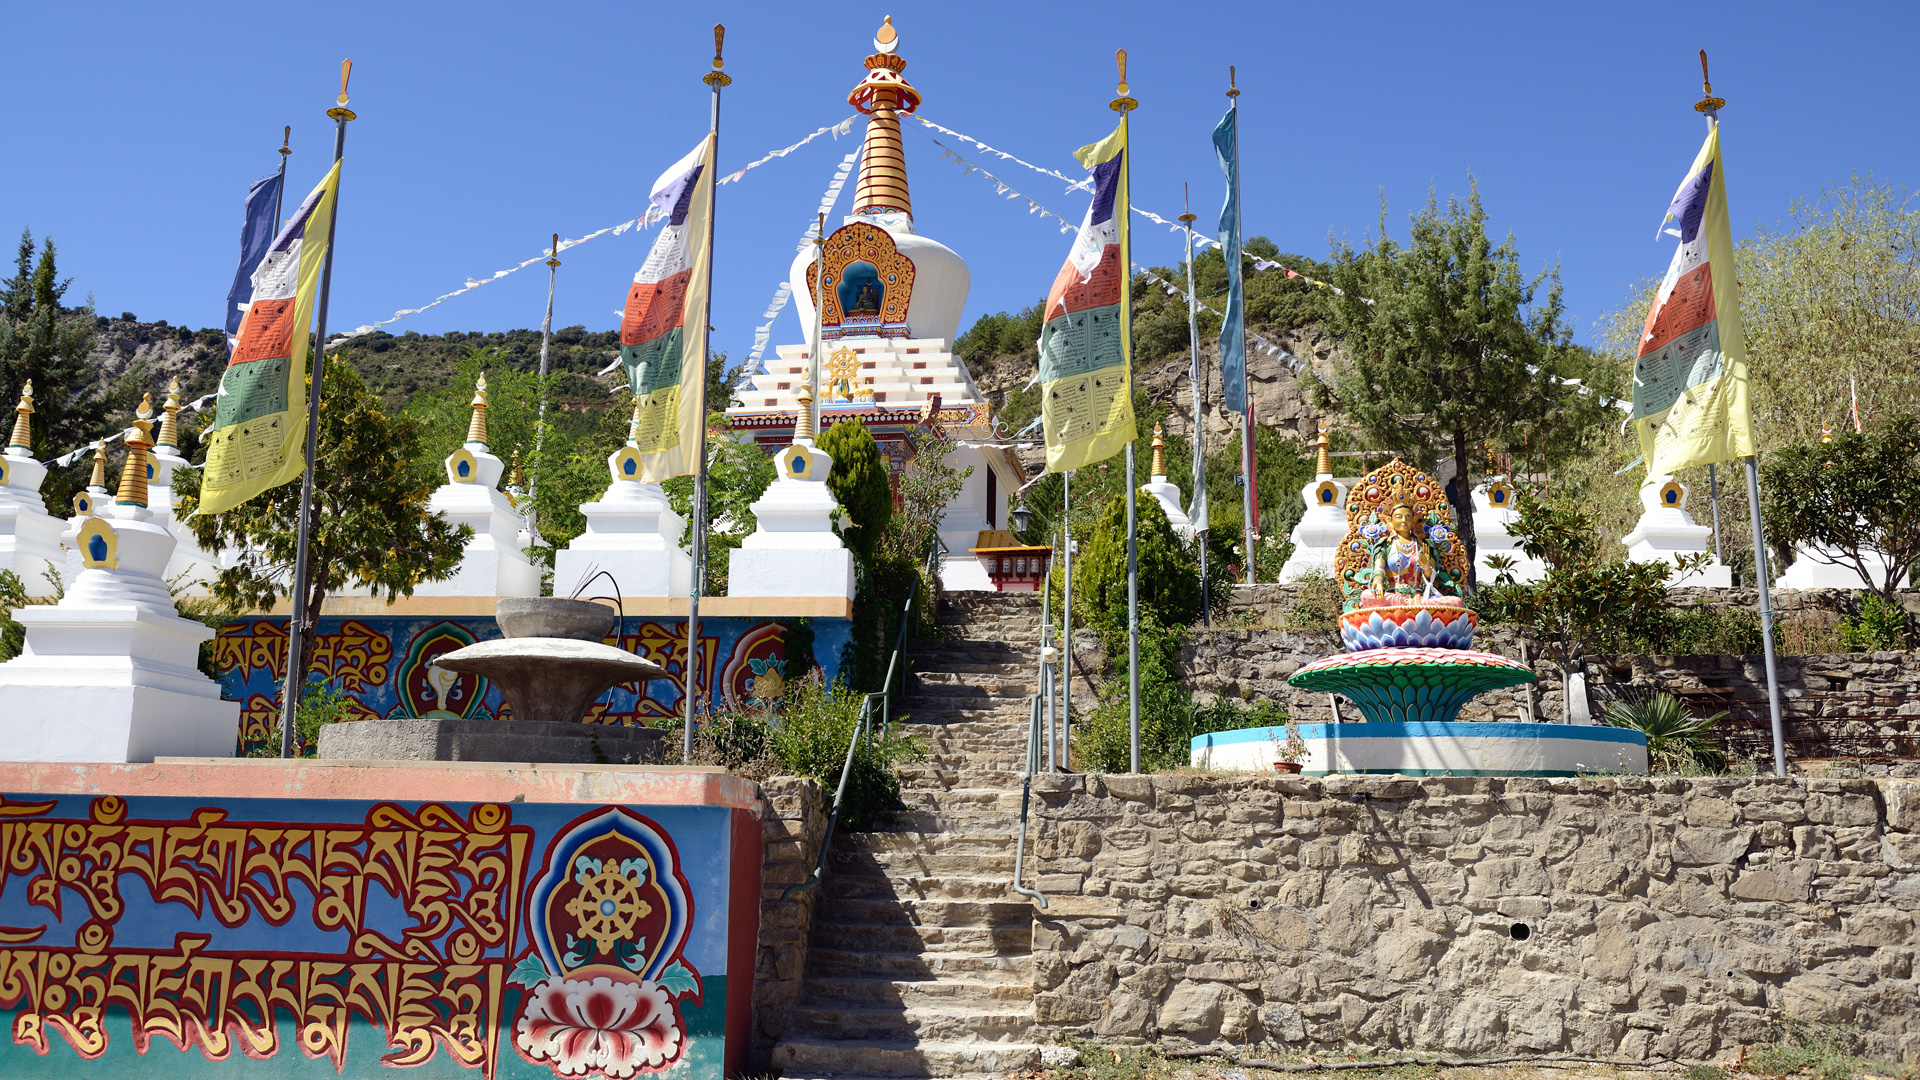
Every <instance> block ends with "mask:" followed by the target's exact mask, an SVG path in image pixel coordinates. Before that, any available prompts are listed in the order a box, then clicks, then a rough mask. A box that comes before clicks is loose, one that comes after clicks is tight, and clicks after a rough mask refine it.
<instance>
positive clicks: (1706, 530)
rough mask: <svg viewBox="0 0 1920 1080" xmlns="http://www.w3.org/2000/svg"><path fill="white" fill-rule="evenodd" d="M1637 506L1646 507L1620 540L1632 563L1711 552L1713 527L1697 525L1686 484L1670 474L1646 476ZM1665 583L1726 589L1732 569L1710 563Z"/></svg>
mask: <svg viewBox="0 0 1920 1080" xmlns="http://www.w3.org/2000/svg"><path fill="white" fill-rule="evenodd" d="M1640 505H1641V506H1644V507H1646V510H1645V512H1644V513H1642V514H1641V515H1640V521H1639V523H1638V524H1636V525H1635V526H1634V527H1633V531H1632V532H1630V533H1628V534H1627V535H1626V536H1625V537H1623V538H1622V539H1621V541H1620V542H1621V543H1623V544H1625V545H1627V558H1629V559H1632V560H1633V561H1634V562H1661V561H1665V562H1678V561H1679V559H1680V557H1681V556H1682V555H1693V554H1697V553H1701V552H1708V551H1712V550H1713V547H1712V537H1713V529H1712V527H1710V526H1707V525H1699V524H1696V523H1695V522H1694V520H1693V515H1691V514H1689V513H1687V485H1685V484H1682V483H1681V482H1680V481H1678V480H1676V479H1674V477H1673V474H1671V473H1662V474H1660V475H1658V476H1649V477H1647V481H1646V483H1644V484H1642V485H1641V486H1640ZM1667 584H1668V585H1689V586H1705V587H1707V588H1713V589H1725V588H1728V587H1730V586H1731V585H1732V584H1733V570H1732V569H1731V568H1729V567H1728V566H1727V565H1726V564H1725V563H1720V562H1713V563H1709V564H1707V565H1706V566H1703V567H1701V568H1700V569H1698V570H1696V571H1694V572H1693V573H1690V574H1685V575H1682V576H1680V577H1676V578H1674V579H1673V580H1671V581H1669V582H1667Z"/></svg>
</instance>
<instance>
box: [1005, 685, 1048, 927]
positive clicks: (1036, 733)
mask: <svg viewBox="0 0 1920 1080" xmlns="http://www.w3.org/2000/svg"><path fill="white" fill-rule="evenodd" d="M1031 701H1032V703H1033V706H1032V710H1031V714H1030V715H1029V716H1028V718H1027V770H1026V774H1025V775H1023V776H1022V777H1021V778H1020V829H1019V831H1018V832H1015V833H1014V834H1013V891H1014V892H1016V893H1018V894H1019V895H1021V896H1030V897H1032V898H1033V899H1035V900H1038V901H1040V910H1042V911H1045V910H1046V909H1047V898H1046V897H1045V896H1043V895H1041V893H1040V890H1038V889H1029V888H1027V887H1026V886H1025V885H1022V884H1020V868H1021V867H1022V866H1023V865H1025V864H1026V861H1027V807H1028V805H1029V804H1030V802H1031V800H1032V798H1033V774H1034V773H1036V772H1039V771H1040V695H1039V694H1035V695H1033V697H1032V699H1031Z"/></svg>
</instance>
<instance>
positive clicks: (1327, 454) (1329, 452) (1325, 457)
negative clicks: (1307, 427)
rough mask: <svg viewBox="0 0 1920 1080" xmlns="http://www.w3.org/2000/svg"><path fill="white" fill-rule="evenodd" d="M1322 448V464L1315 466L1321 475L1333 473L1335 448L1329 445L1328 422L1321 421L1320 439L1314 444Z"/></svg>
mask: <svg viewBox="0 0 1920 1080" xmlns="http://www.w3.org/2000/svg"><path fill="white" fill-rule="evenodd" d="M1314 445H1315V446H1317V447H1319V449H1320V464H1319V465H1317V466H1315V467H1316V468H1317V469H1318V470H1319V473H1320V475H1321V476H1332V475H1333V448H1332V447H1330V446H1328V445H1327V422H1326V421H1325V420H1322V421H1320V439H1319V441H1318V442H1316V443H1315V444H1314Z"/></svg>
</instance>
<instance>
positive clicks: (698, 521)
mask: <svg viewBox="0 0 1920 1080" xmlns="http://www.w3.org/2000/svg"><path fill="white" fill-rule="evenodd" d="M726 36H727V28H726V27H724V26H722V25H720V24H719V23H715V24H713V70H712V71H709V72H707V73H706V74H705V75H703V76H701V77H700V81H701V82H704V83H706V84H707V85H708V86H711V87H713V118H712V121H711V123H710V130H711V131H712V135H710V136H709V138H710V139H711V140H712V153H710V154H709V155H708V157H707V167H706V168H705V169H703V170H701V171H702V172H703V173H704V176H703V177H702V179H704V180H705V181H706V184H707V302H706V310H705V311H702V312H701V313H700V325H702V326H704V327H706V328H707V333H712V332H713V325H712V324H713V219H714V216H715V211H716V210H717V209H718V207H716V206H715V205H714V199H715V196H716V195H717V194H718V192H719V190H720V183H719V181H720V174H719V171H718V168H719V164H720V161H719V158H720V88H721V87H723V86H726V85H728V84H730V83H732V82H733V79H732V77H731V76H729V75H728V74H727V73H726V72H724V71H722V70H720V68H721V64H722V62H721V59H720V46H721V44H722V43H723V42H724V41H725V40H726ZM701 340H702V341H706V340H707V337H706V334H702V335H701ZM710 351H712V350H711V348H703V349H702V350H701V352H702V354H703V355H702V356H701V357H700V358H699V364H700V374H701V378H700V408H699V409H698V410H696V411H695V413H694V415H695V416H697V417H699V423H700V434H699V435H698V437H697V438H696V445H697V446H698V447H699V450H698V452H697V453H696V454H695V455H694V462H693V463H694V468H693V537H692V539H693V543H692V547H693V551H692V552H691V554H692V555H693V595H692V596H689V597H688V598H687V667H686V679H687V692H686V705H687V714H686V728H685V730H684V731H683V732H682V733H681V736H680V753H681V760H682V763H683V764H687V765H691V764H693V704H694V699H695V697H696V696H697V694H696V691H698V690H699V688H700V648H699V646H700V594H701V593H703V592H706V591H707V380H706V371H707V358H706V356H705V355H704V354H705V353H707V352H710ZM680 362H681V363H683V364H685V363H688V362H689V358H688V357H684V356H683V357H681V358H680Z"/></svg>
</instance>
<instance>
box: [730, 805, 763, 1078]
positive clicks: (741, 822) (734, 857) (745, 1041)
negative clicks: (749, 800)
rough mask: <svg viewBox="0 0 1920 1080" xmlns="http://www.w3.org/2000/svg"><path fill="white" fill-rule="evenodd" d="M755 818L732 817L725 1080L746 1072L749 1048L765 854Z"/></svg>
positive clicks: (740, 813)
mask: <svg viewBox="0 0 1920 1080" xmlns="http://www.w3.org/2000/svg"><path fill="white" fill-rule="evenodd" d="M761 836H762V834H761V826H760V818H759V817H758V816H757V815H755V814H754V813H753V812H751V811H748V810H735V811H734V812H733V837H732V841H733V850H732V851H731V852H730V853H729V854H730V856H731V858H730V859H729V860H728V862H729V864H730V867H729V872H728V876H727V1048H726V1055H725V1061H724V1067H725V1069H726V1073H727V1075H728V1076H732V1075H734V1074H735V1073H737V1072H743V1071H744V1070H745V1069H746V1068H747V1054H748V1051H749V1050H750V1049H751V1048H752V1046H753V985H754V981H755V975H756V974H757V972H756V968H755V961H757V960H758V959H759V954H760V864H761V861H762V856H763V854H764V852H765V845H764V842H763V840H762V838H761Z"/></svg>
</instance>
